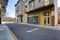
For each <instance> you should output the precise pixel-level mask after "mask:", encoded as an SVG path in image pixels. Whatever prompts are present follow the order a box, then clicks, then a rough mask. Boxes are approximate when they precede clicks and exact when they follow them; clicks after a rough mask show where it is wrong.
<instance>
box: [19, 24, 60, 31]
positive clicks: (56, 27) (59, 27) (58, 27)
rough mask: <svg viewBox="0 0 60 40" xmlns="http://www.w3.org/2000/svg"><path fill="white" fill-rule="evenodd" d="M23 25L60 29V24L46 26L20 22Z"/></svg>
mask: <svg viewBox="0 0 60 40" xmlns="http://www.w3.org/2000/svg"><path fill="white" fill-rule="evenodd" d="M20 24H24V25H30V26H35V27H42V28H47V29H53V30H58V31H60V24H58V25H56V26H46V25H37V24H25V23H20Z"/></svg>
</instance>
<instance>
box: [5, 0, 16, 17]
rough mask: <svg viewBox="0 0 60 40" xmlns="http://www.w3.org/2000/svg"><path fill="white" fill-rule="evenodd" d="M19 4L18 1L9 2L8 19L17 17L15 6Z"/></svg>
mask: <svg viewBox="0 0 60 40" xmlns="http://www.w3.org/2000/svg"><path fill="white" fill-rule="evenodd" d="M16 3H17V0H9V2H8V6H7V12H6V16H7V17H12V18H14V17H15V4H16Z"/></svg>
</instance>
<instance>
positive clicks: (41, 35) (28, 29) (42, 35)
mask: <svg viewBox="0 0 60 40" xmlns="http://www.w3.org/2000/svg"><path fill="white" fill-rule="evenodd" d="M6 25H7V26H8V27H9V28H10V29H11V30H12V31H13V33H14V34H15V35H16V37H17V38H18V40H60V32H59V31H57V30H53V29H47V28H42V27H35V26H30V25H24V24H17V23H13V24H6Z"/></svg>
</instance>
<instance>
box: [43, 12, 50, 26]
mask: <svg viewBox="0 0 60 40" xmlns="http://www.w3.org/2000/svg"><path fill="white" fill-rule="evenodd" d="M43 16H44V25H49V24H50V16H49V11H45V12H44V13H43Z"/></svg>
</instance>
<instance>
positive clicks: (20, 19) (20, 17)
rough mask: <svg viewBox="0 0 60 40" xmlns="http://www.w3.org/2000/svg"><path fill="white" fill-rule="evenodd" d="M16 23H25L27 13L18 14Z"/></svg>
mask: <svg viewBox="0 0 60 40" xmlns="http://www.w3.org/2000/svg"><path fill="white" fill-rule="evenodd" d="M17 23H27V14H22V15H18V16H17Z"/></svg>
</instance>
